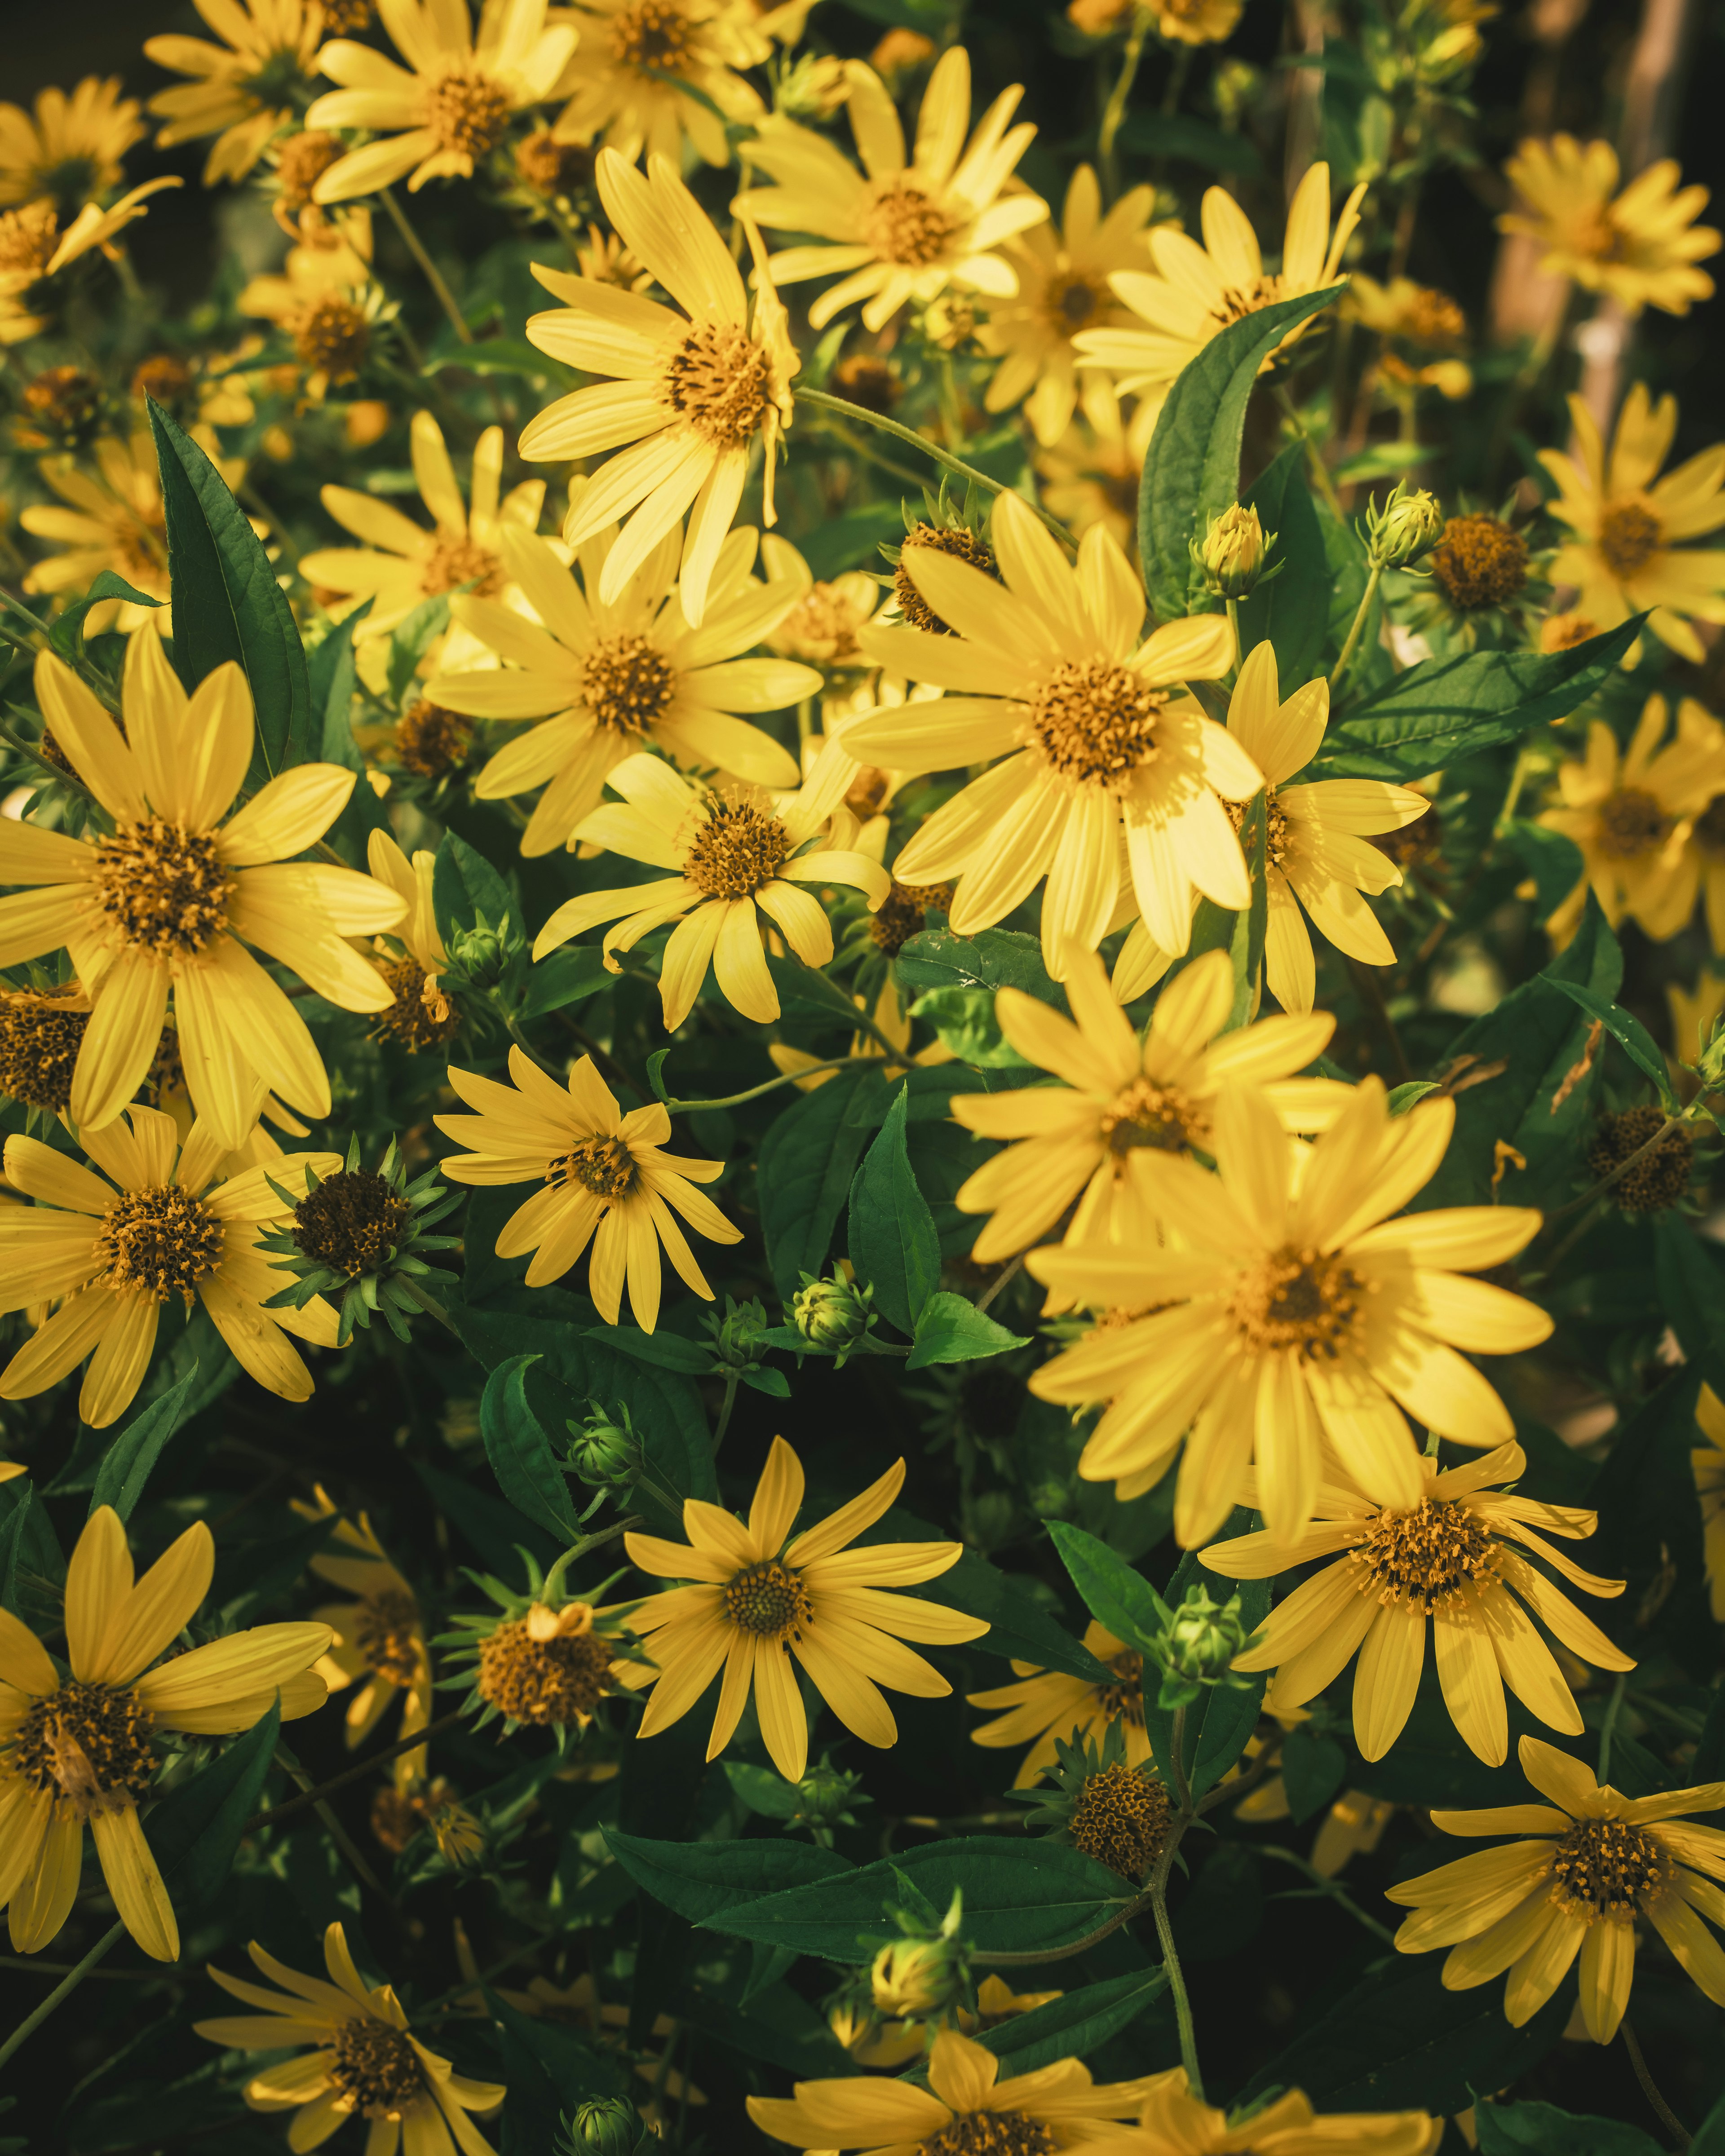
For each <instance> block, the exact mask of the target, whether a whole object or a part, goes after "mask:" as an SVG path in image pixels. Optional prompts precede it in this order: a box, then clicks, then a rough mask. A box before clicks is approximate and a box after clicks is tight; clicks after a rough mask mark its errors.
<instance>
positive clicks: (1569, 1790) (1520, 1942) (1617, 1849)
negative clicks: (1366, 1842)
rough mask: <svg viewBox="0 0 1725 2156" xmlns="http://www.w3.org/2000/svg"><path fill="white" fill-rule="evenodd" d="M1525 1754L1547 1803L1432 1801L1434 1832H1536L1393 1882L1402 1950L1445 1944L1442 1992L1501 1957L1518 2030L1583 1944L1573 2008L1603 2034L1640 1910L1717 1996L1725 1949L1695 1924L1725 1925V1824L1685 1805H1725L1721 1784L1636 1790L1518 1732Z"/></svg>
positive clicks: (1624, 1986) (1724, 1987)
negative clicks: (1450, 1804) (1452, 1807)
mask: <svg viewBox="0 0 1725 2156" xmlns="http://www.w3.org/2000/svg"><path fill="white" fill-rule="evenodd" d="M1519 1756H1520V1759H1521V1763H1522V1774H1525V1775H1526V1776H1527V1779H1528V1780H1529V1781H1530V1782H1531V1783H1532V1784H1533V1786H1534V1788H1535V1789H1538V1791H1539V1793H1540V1794H1541V1795H1542V1796H1544V1797H1548V1798H1549V1799H1550V1800H1551V1801H1550V1803H1549V1804H1503V1805H1501V1806H1499V1807H1497V1809H1493V1810H1490V1811H1473V1812H1451V1811H1435V1812H1434V1813H1433V1814H1432V1815H1431V1823H1432V1825H1434V1826H1435V1828H1436V1829H1437V1830H1438V1832H1439V1833H1440V1834H1455V1835H1533V1836H1535V1837H1537V1838H1536V1839H1534V1840H1520V1841H1511V1842H1506V1843H1505V1844H1504V1845H1502V1847H1501V1848H1498V1849H1486V1850H1481V1851H1480V1852H1479V1854H1478V1855H1477V1856H1463V1857H1460V1858H1458V1859H1457V1861H1455V1863H1453V1864H1445V1865H1441V1866H1440V1867H1439V1868H1438V1870H1437V1871H1426V1872H1422V1873H1421V1874H1420V1877H1419V1878H1417V1879H1408V1880H1404V1881H1403V1882H1402V1883H1401V1884H1400V1885H1399V1886H1390V1887H1387V1888H1386V1889H1385V1890H1384V1891H1385V1893H1386V1895H1387V1897H1388V1898H1389V1900H1390V1901H1392V1902H1399V1903H1400V1904H1401V1906H1402V1907H1404V1908H1410V1909H1412V1910H1414V1912H1415V1914H1414V1915H1413V1916H1411V1917H1408V1918H1407V1919H1406V1920H1405V1921H1404V1922H1403V1924H1402V1927H1401V1928H1400V1930H1399V1931H1398V1932H1397V1933H1396V1935H1395V1943H1396V1945H1397V1947H1398V1948H1399V1950H1400V1951H1401V1952H1402V1953H1430V1951H1431V1949H1432V1948H1434V1947H1448V1948H1450V1955H1449V1958H1447V1959H1446V1960H1445V1963H1444V1989H1445V1990H1446V1991H1471V1990H1472V1989H1474V1987H1475V1986H1476V1985H1477V1984H1489V1983H1490V1982H1491V1979H1492V1978H1493V1977H1494V1976H1502V1974H1503V1973H1504V1971H1505V1970H1506V1969H1507V1970H1508V1972H1509V1981H1508V1983H1507V1984H1506V1985H1505V1986H1504V1991H1503V2011H1504V2014H1505V2015H1506V2017H1507V2020H1509V2022H1510V2024H1511V2025H1512V2027H1514V2028H1517V2029H1519V2028H1521V2027H1522V2025H1523V2024H1524V2023H1526V2022H1528V2021H1531V2020H1532V2018H1533V2016H1534V2015H1536V2014H1537V2013H1538V2011H1539V2010H1540V2008H1541V2007H1542V2006H1543V2005H1544V2004H1545V2002H1546V2000H1547V1999H1549V1998H1550V1997H1551V1995H1552V1994H1553V1992H1554V1991H1555V1990H1556V1989H1557V1988H1558V1985H1559V1984H1561V1983H1562V1982H1563V1979H1564V1978H1565V1977H1566V1976H1567V1975H1568V1973H1569V1969H1570V1965H1571V1964H1572V1963H1574V1959H1575V1958H1576V1956H1577V1954H1578V1953H1579V1955H1580V1957H1581V2018H1582V2020H1583V2022H1584V2025H1585V2026H1586V2029H1587V2033H1588V2034H1589V2036H1591V2037H1592V2038H1593V2040H1594V2042H1595V2043H1596V2044H1609V2042H1610V2041H1611V2040H1612V2038H1613V2037H1614V2036H1615V2035H1616V2034H1617V2030H1618V2027H1619V2025H1620V2023H1621V2021H1622V2020H1623V2015H1624V2010H1625V2007H1626V2006H1627V2005H1629V1996H1630V1984H1631V1983H1632V1982H1633V1980H1634V1978H1635V1922H1636V1918H1637V1917H1645V1918H1646V1920H1647V1922H1649V1923H1650V1924H1651V1925H1652V1927H1653V1928H1654V1930H1655V1931H1656V1932H1657V1933H1659V1936H1660V1937H1661V1939H1663V1940H1664V1941H1665V1943H1666V1946H1667V1947H1668V1948H1670V1950H1671V1958H1672V1959H1673V1960H1674V1961H1675V1962H1676V1963H1677V1965H1678V1967H1679V1968H1681V1969H1684V1970H1686V1972H1687V1974H1689V1976H1690V1977H1691V1978H1692V1979H1693V1980H1694V1982H1695V1983H1696V1984H1698V1985H1699V1986H1700V1988H1701V1989H1702V1991H1703V1992H1704V1993H1705V1994H1707V1997H1708V1998H1709V1999H1712V2002H1713V2004H1714V2005H1716V2006H1725V1950H1722V1949H1721V1948H1720V1945H1719V1942H1718V1941H1717V1939H1716V1938H1714V1937H1713V1935H1712V1933H1711V1932H1710V1931H1709V1930H1708V1929H1707V1925H1706V1924H1704V1923H1703V1922H1702V1917H1707V1918H1708V1919H1709V1920H1710V1921H1711V1922H1713V1923H1715V1924H1725V1892H1721V1890H1720V1889H1719V1888H1718V1887H1717V1886H1715V1885H1714V1884H1713V1881H1714V1880H1716V1879H1725V1834H1722V1833H1721V1832H1720V1830H1719V1829H1718V1828H1717V1827H1712V1826H1696V1825H1692V1824H1691V1822H1690V1821H1689V1820H1686V1819H1685V1818H1684V1817H1683V1815H1684V1814H1685V1813H1686V1812H1714V1811H1717V1810H1718V1809H1720V1807H1721V1806H1722V1805H1725V1782H1704V1783H1702V1784H1701V1785H1700V1786H1699V1787H1698V1788H1696V1789H1667V1790H1666V1791H1665V1792H1664V1793H1663V1794H1661V1795H1659V1796H1653V1797H1635V1798H1630V1797H1625V1796H1623V1795H1621V1794H1620V1793H1619V1792H1618V1791H1617V1790H1615V1789H1613V1788H1611V1786H1610V1785H1609V1783H1608V1784H1606V1785H1605V1786H1604V1788H1603V1789H1602V1788H1601V1787H1600V1786H1599V1784H1598V1783H1597V1782H1596V1781H1595V1780H1594V1778H1593V1776H1592V1775H1591V1774H1589V1772H1588V1770H1587V1769H1586V1768H1585V1767H1584V1766H1583V1765H1582V1764H1581V1762H1580V1761H1579V1759H1572V1758H1570V1757H1569V1755H1568V1753H1567V1752H1559V1751H1558V1748H1557V1747H1556V1746H1555V1745H1554V1744H1546V1743H1542V1742H1541V1741H1540V1739H1539V1738H1537V1737H1524V1738H1522V1741H1521V1746H1520V1752H1519ZM1702 1873H1706V1874H1707V1875H1709V1876H1707V1877H1702V1876H1698V1875H1700V1874H1702ZM1697 1912H1699V1913H1697Z"/></svg>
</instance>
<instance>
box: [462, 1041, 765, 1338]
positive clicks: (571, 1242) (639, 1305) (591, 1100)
mask: <svg viewBox="0 0 1725 2156" xmlns="http://www.w3.org/2000/svg"><path fill="white" fill-rule="evenodd" d="M509 1075H510V1076H511V1078H512V1079H513V1080H514V1081H515V1086H514V1089H513V1090H511V1088H510V1087H509V1086H500V1085H499V1084H498V1082H497V1081H496V1080H495V1078H481V1077H480V1076H479V1075H477V1073H476V1072H474V1071H471V1070H451V1071H450V1073H449V1083H450V1084H451V1085H452V1086H454V1089H455V1091H457V1092H458V1093H459V1095H460V1096H461V1098H462V1099H463V1100H464V1101H465V1102H466V1103H467V1105H468V1106H469V1107H470V1108H472V1109H475V1110H476V1111H477V1113H475V1114H474V1115H471V1116H434V1118H433V1120H434V1122H435V1123H436V1125H437V1127H438V1128H439V1130H440V1131H441V1132H443V1134H444V1137H447V1138H452V1139H453V1140H454V1142H455V1143H456V1144H457V1145H461V1146H467V1147H470V1148H471V1150H470V1152H464V1153H457V1154H455V1155H454V1156H453V1158H450V1159H449V1160H446V1161H444V1163H443V1165H442V1168H441V1173H443V1174H444V1175H445V1176H447V1177H448V1178H449V1181H450V1182H451V1183H543V1184H544V1185H545V1186H546V1188H544V1189H542V1190H539V1191H536V1192H535V1193H534V1194H533V1196H532V1197H531V1198H530V1199H528V1200H527V1202H526V1204H525V1205H523V1206H522V1207H521V1210H520V1211H519V1212H518V1213H514V1214H511V1216H510V1218H509V1219H508V1220H506V1222H505V1223H504V1226H503V1229H502V1232H501V1235H499V1236H498V1238H497V1255H498V1256H499V1257H500V1258H519V1257H524V1256H525V1255H526V1253H527V1252H528V1251H529V1250H531V1252H532V1253H533V1262H532V1263H531V1265H529V1266H528V1268H527V1286H529V1287H543V1286H547V1284H548V1283H549V1282H550V1281H556V1280H561V1279H562V1276H563V1275H564V1274H565V1273H566V1272H567V1271H568V1270H569V1268H570V1267H571V1266H572V1265H573V1264H574V1263H575V1262H576V1260H578V1258H579V1257H580V1255H581V1254H582V1252H583V1250H585V1249H586V1248H587V1246H588V1243H591V1244H592V1245H593V1262H592V1265H590V1267H589V1268H588V1293H589V1294H590V1295H591V1296H592V1297H593V1301H594V1304H595V1305H596V1306H597V1307H598V1312H599V1315H600V1317H603V1319H604V1321H605V1322H606V1324H607V1325H614V1324H616V1322H617V1313H618V1311H619V1307H620V1306H621V1304H622V1301H623V1291H624V1285H625V1283H626V1284H627V1286H628V1288H629V1308H630V1310H631V1311H632V1312H634V1320H635V1322H636V1324H637V1325H639V1327H640V1328H641V1330H642V1331H643V1332H651V1331H652V1330H653V1328H654V1327H655V1324H656V1323H657V1322H658V1319H659V1279H660V1267H659V1246H660V1244H661V1243H663V1244H664V1245H665V1252H666V1255H668V1256H669V1257H670V1261H671V1263H672V1265H675V1267H676V1270H677V1273H678V1276H679V1277H680V1279H681V1280H682V1281H683V1283H684V1285H685V1286H687V1287H691V1288H693V1290H694V1291H695V1292H696V1295H701V1296H706V1299H707V1301H709V1302H711V1301H712V1296H713V1291H712V1290H711V1288H710V1287H709V1286H707V1284H706V1280H705V1279H704V1278H703V1277H702V1276H701V1268H700V1266H699V1265H696V1262H695V1259H694V1256H693V1255H692V1253H691V1250H690V1248H689V1245H688V1244H687V1243H686V1242H685V1240H684V1239H683V1231H682V1229H680V1228H679V1227H678V1225H677V1224H676V1221H675V1219H673V1218H672V1215H673V1214H678V1213H680V1214H681V1215H682V1216H683V1218H684V1219H685V1220H686V1221H687V1222H688V1223H689V1224H690V1226H691V1227H692V1228H693V1229H695V1230H696V1234H697V1235H705V1236H706V1239H707V1240H708V1241H709V1242H713V1243H737V1242H741V1241H742V1233H741V1231H740V1230H739V1229H736V1228H733V1227H732V1224H731V1223H730V1222H729V1221H728V1220H727V1219H726V1218H725V1216H724V1214H722V1213H721V1212H720V1210H719V1209H718V1207H717V1206H716V1205H715V1204H713V1203H712V1201H711V1199H707V1198H703V1197H702V1196H701V1193H700V1192H699V1191H698V1190H697V1189H696V1188H695V1187H694V1186H695V1185H696V1183H711V1182H712V1181H713V1180H714V1178H716V1177H717V1176H720V1175H722V1174H723V1173H724V1163H723V1162H722V1161H716V1160H685V1158H683V1157H682V1156H681V1155H680V1154H679V1153H670V1152H662V1151H661V1150H660V1148H661V1147H663V1145H664V1143H665V1140H666V1139H667V1138H668V1137H670V1116H668V1115H667V1114H666V1113H665V1110H664V1109H663V1108H662V1107H661V1106H660V1104H659V1103H658V1101H649V1103H648V1105H647V1106H645V1107H644V1108H634V1109H632V1110H631V1111H629V1114H628V1115H626V1116H625V1115H624V1114H623V1113H622V1112H621V1111H619V1107H618V1106H617V1097H616V1096H615V1095H614V1093H613V1092H612V1091H610V1089H609V1088H608V1086H606V1084H605V1082H604V1081H603V1079H602V1078H601V1077H600V1076H599V1074H598V1071H597V1070H594V1068H593V1058H592V1057H591V1056H590V1055H583V1057H582V1059H581V1060H580V1061H579V1062H578V1064H577V1065H575V1067H574V1069H573V1070H571V1071H570V1073H569V1082H568V1086H567V1088H565V1087H563V1086H559V1085H558V1084H557V1081H556V1079H554V1078H551V1077H547V1075H546V1073H545V1072H544V1071H542V1070H541V1069H540V1068H539V1067H538V1065H536V1063H534V1062H532V1061H531V1060H530V1059H529V1058H528V1057H527V1056H526V1055H523V1054H522V1053H521V1050H520V1049H518V1048H511V1050H510V1051H509Z"/></svg>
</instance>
